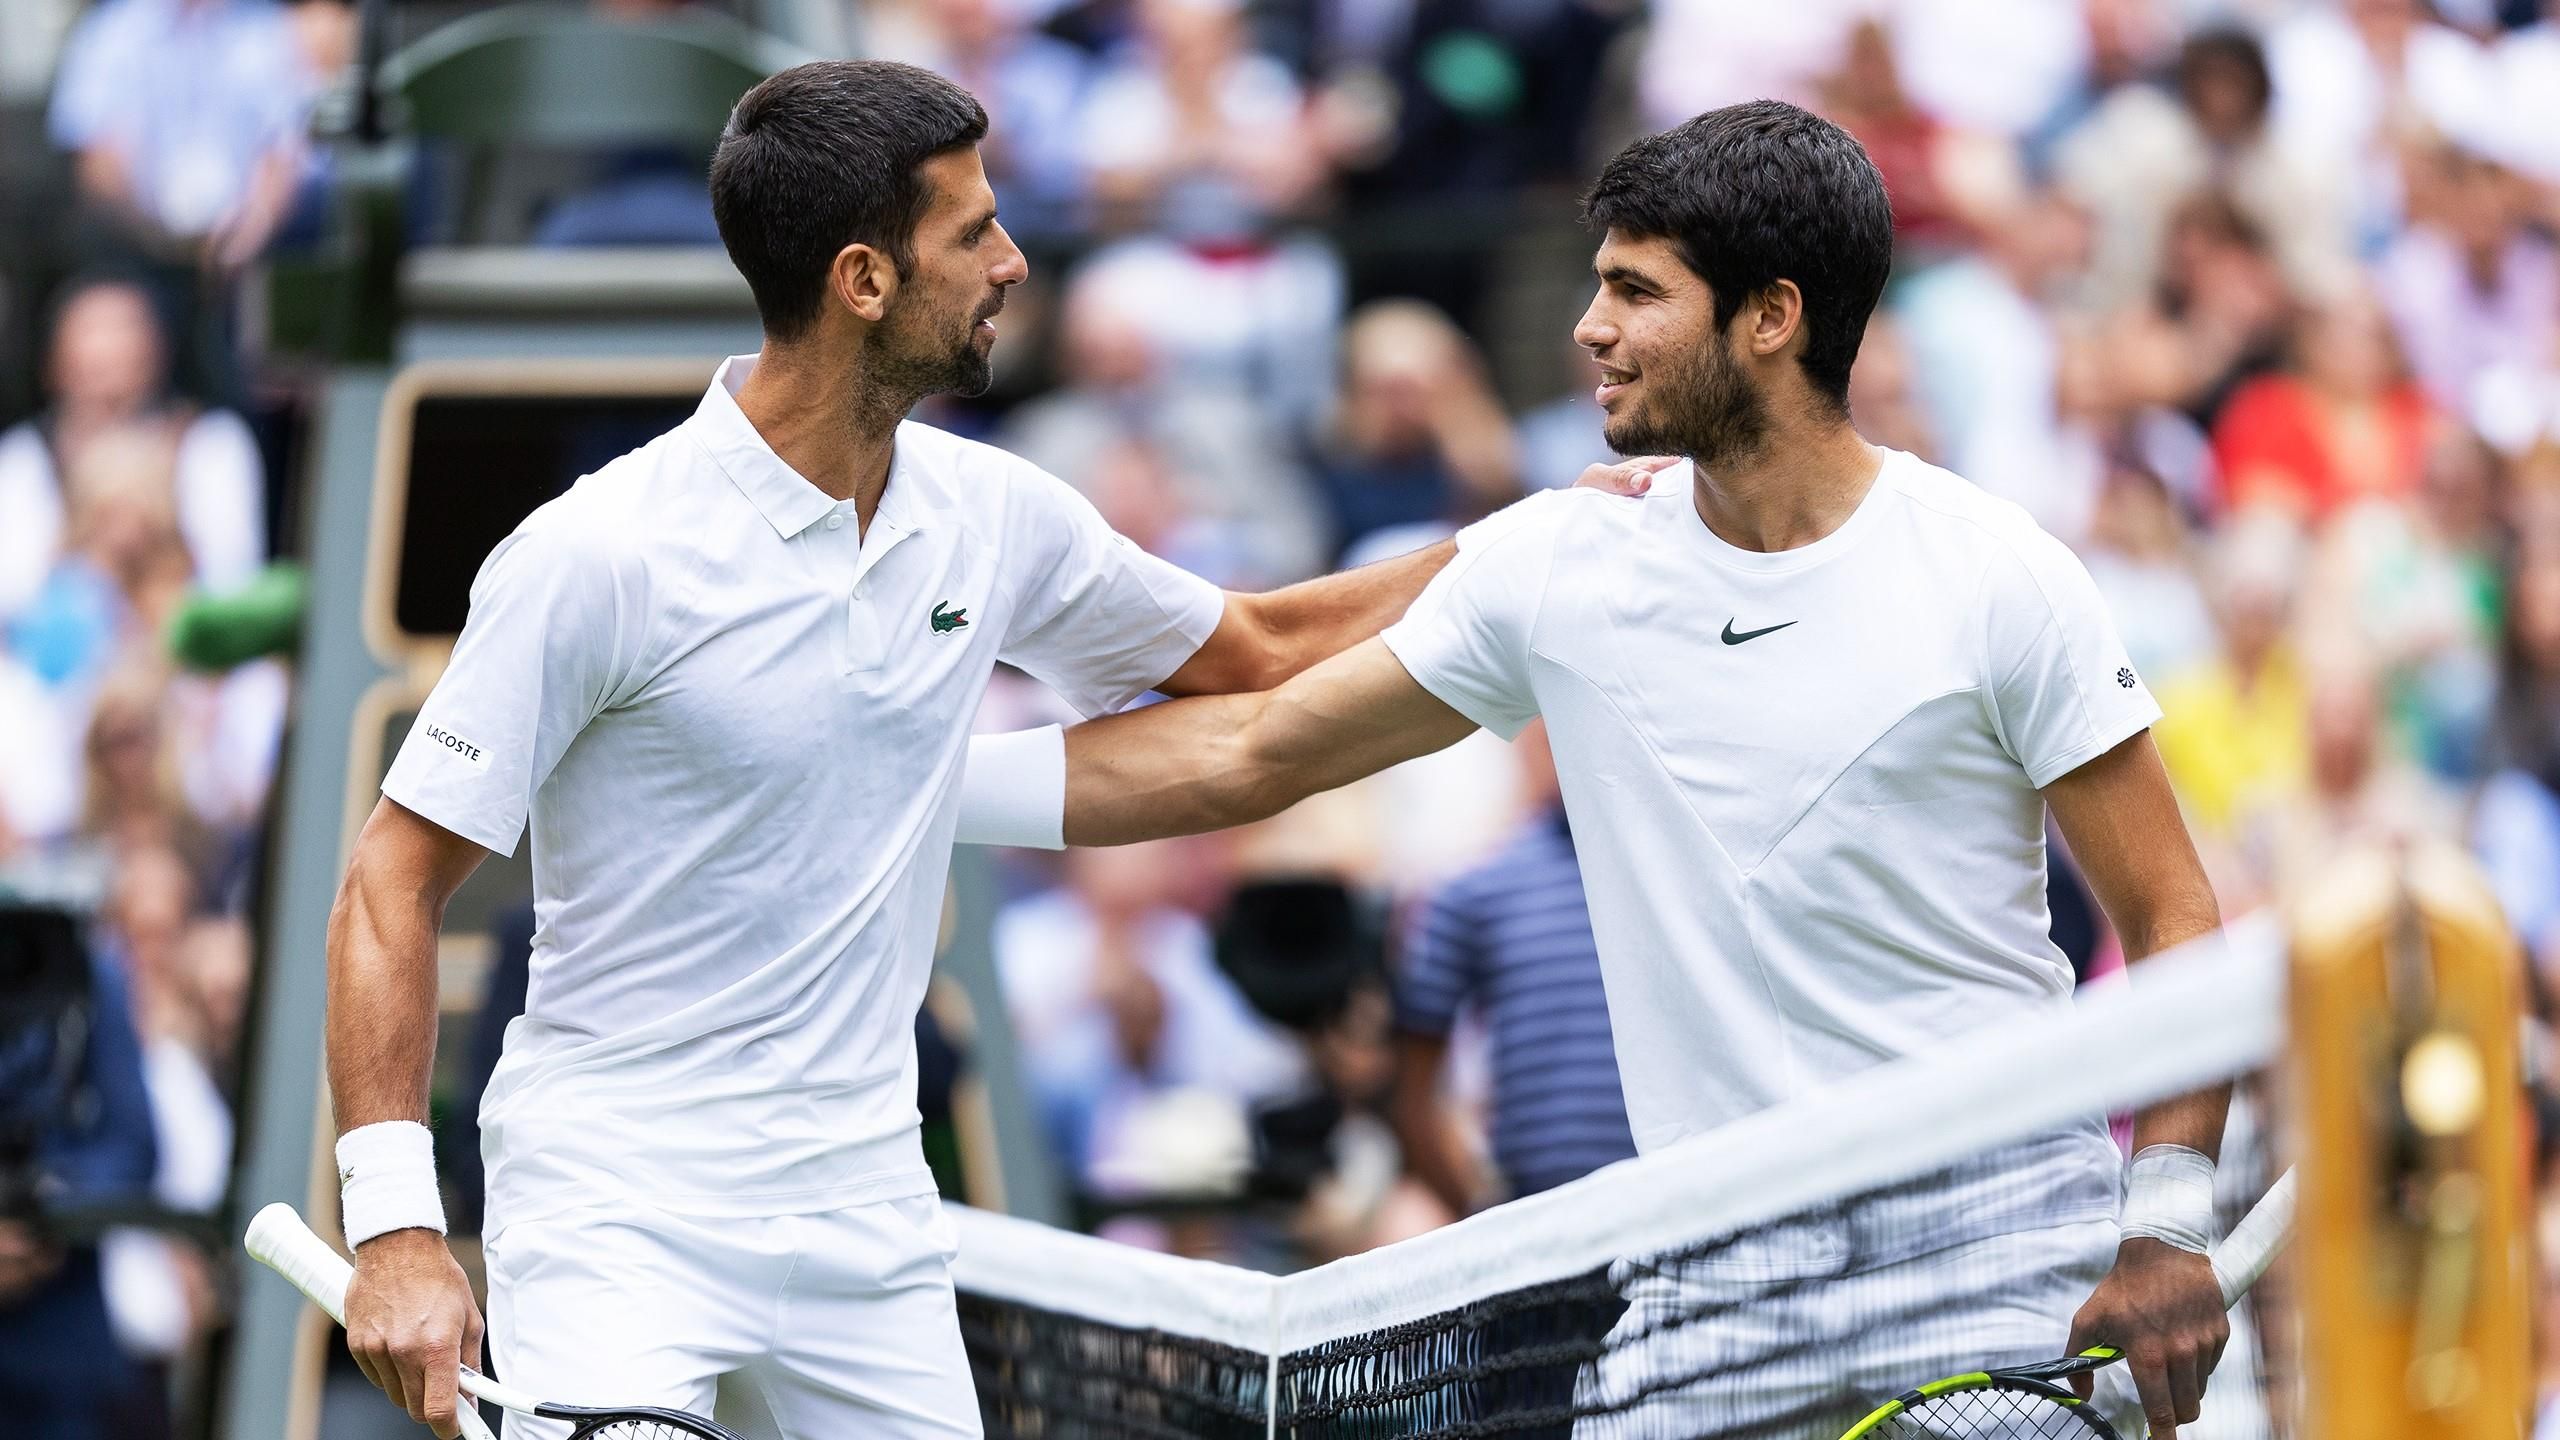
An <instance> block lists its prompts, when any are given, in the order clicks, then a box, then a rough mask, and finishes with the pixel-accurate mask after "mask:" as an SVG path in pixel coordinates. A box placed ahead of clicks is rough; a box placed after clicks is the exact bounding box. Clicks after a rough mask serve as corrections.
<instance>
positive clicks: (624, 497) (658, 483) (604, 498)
mask: <svg viewBox="0 0 2560 1440" xmlns="http://www.w3.org/2000/svg"><path fill="white" fill-rule="evenodd" d="M687 444H688V442H686V441H685V440H684V438H683V436H682V432H680V431H670V432H668V433H667V434H665V435H661V436H659V437H658V438H657V439H655V440H652V441H650V442H649V443H648V444H646V445H643V446H641V447H640V448H639V449H637V450H632V451H629V452H627V453H625V454H622V455H617V456H615V457H614V458H613V459H611V460H608V461H606V462H605V463H604V464H602V465H600V466H598V467H596V469H594V470H593V471H591V472H589V473H587V474H585V475H581V476H579V477H578V478H577V479H576V480H575V481H574V482H572V483H571V484H570V486H569V488H568V489H566V490H564V491H562V492H561V493H560V494H558V495H556V496H554V497H552V498H551V499H549V500H547V501H544V502H543V503H542V504H540V505H538V506H536V507H534V510H533V513H532V514H530V515H527V516H526V517H524V521H523V523H521V524H519V525H517V526H516V530H515V534H514V535H513V536H512V537H510V539H511V540H512V541H513V543H515V544H517V545H522V546H530V547H532V548H533V549H534V550H535V551H537V552H538V553H540V554H542V555H543V556H545V557H546V558H548V559H552V560H555V561H558V562H562V563H568V564H580V565H594V566H597V567H600V568H613V567H618V566H625V565H637V564H641V563H643V562H645V561H647V560H648V559H649V558H651V556H652V554H653V552H656V551H659V550H663V549H666V548H668V547H670V546H683V545H693V544H699V543H700V542H701V541H702V540H703V539H704V538H706V528H705V525H704V520H705V518H706V517H705V516H704V515H703V514H702V513H701V498H702V497H701V493H700V492H701V490H702V489H703V488H704V487H701V486H699V485H696V484H689V483H687V481H686V479H685V477H683V476H680V475H678V474H677V473H675V472H676V470H677V468H678V467H679V465H680V462H681V460H682V459H683V458H684V456H685V455H686V454H687V453H688V452H687V451H686V450H685V449H683V448H682V447H684V446H686V445H687Z"/></svg>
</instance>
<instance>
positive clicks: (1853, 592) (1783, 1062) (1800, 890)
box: [1385, 452, 2159, 1223]
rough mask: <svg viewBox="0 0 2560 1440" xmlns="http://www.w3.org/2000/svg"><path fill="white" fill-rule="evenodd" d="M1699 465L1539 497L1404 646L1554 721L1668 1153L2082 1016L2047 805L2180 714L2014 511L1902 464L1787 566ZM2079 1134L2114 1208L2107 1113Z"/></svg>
mask: <svg viewBox="0 0 2560 1440" xmlns="http://www.w3.org/2000/svg"><path fill="white" fill-rule="evenodd" d="M1693 479H1694V476H1693V472H1692V469H1691V467H1689V466H1687V465H1680V466H1675V467H1673V468H1671V469H1669V470H1666V471H1664V472H1663V473H1662V474H1661V475H1659V476H1657V477H1656V478H1655V481H1654V486H1653V489H1652V492H1651V493H1650V494H1649V495H1647V496H1646V497H1645V498H1643V499H1641V500H1634V501H1629V500H1623V499H1619V498H1617V497H1613V496H1608V495H1604V494H1601V493H1599V492H1595V491H1587V490H1565V491H1553V492H1549V493H1547V494H1544V495H1538V496H1533V497H1531V498H1529V499H1527V500H1524V501H1522V502H1520V503H1519V504H1517V505H1514V506H1512V507H1511V508H1510V509H1509V510H1506V511H1504V512H1502V513H1501V514H1500V515H1497V516H1495V517H1494V518H1493V519H1491V520H1488V521H1486V522H1484V523H1483V525H1482V526H1481V527H1480V529H1479V531H1478V533H1476V534H1475V535H1472V536H1470V537H1469V539H1468V541H1467V542H1466V544H1465V546H1464V548H1463V549H1462V551H1461V553H1460V555H1459V556H1458V558H1457V560H1456V561H1454V562H1453V563H1452V564H1451V565H1450V566H1449V568H1448V569H1446V570H1444V571H1443V572H1441V574H1440V576H1439V577H1438V578H1437V579H1436V580H1434V581H1433V582H1432V584H1431V586H1430V588H1429V589H1427V590H1425V591H1424V592H1423V594H1422V597H1421V598H1420V599H1419V600H1417V601H1416V602H1415V603H1414V606H1413V609H1412V610H1411V612H1410V613H1408V614H1407V615H1406V617H1405V618H1404V619H1403V620H1402V621H1401V622H1399V623H1398V624H1396V625H1395V626H1393V627H1391V628H1390V629H1389V630H1388V631H1387V632H1386V635H1385V639H1386V642H1387V645H1388V647H1389V648H1390V649H1392V650H1393V651H1394V652H1395V654H1396V656H1397V657H1398V658H1399V659H1400V660H1402V661H1403V662H1404V665H1405V667H1406V668H1407V669H1408V670H1410V671H1411V672H1412V673H1413V676H1414V678H1415V679H1416V680H1417V681H1419V682H1420V683H1421V684H1422V686H1423V687H1424V688H1425V689H1427V690H1429V691H1430V692H1431V693H1432V694H1434V695H1436V696H1438V697H1439V698H1440V699H1442V700H1444V701H1446V702H1447V703H1448V704H1449V705H1451V706H1452V707H1453V708H1455V709H1457V710H1458V711H1459V712H1460V713H1462V714H1464V715H1465V716H1467V718H1469V719H1471V720H1474V721H1475V722H1476V723H1478V724H1480V725H1483V726H1485V727H1486V728H1487V729H1491V730H1495V731H1498V732H1500V733H1502V734H1504V735H1510V734H1513V733H1515V732H1517V731H1518V730H1519V729H1520V727H1521V726H1522V725H1524V724H1526V723H1527V722H1528V720H1529V719H1530V718H1531V717H1532V716H1536V715H1544V716H1545V717H1546V720H1547V725H1548V731H1549V735H1550V737H1551V739H1552V741H1553V744H1554V749H1555V756H1556V766H1557V770H1558V773H1559V775H1560V776H1561V778H1562V781H1563V788H1564V798H1565V805H1566V808H1567V810H1568V811H1569V812H1570V813H1571V814H1572V816H1573V822H1574V829H1573V833H1574V839H1575V842H1576V845H1577V847H1578V849H1579V852H1580V857H1581V862H1582V872H1583V880H1584V884H1585V887H1586V888H1587V889H1588V891H1589V893H1590V899H1591V920H1592V929H1593V932H1594V934H1595V935H1596V937H1597V938H1598V940H1599V945H1600V957H1601V970H1602V974H1603V976H1604V977H1605V982H1606V984H1607V986H1608V992H1609V1015H1610V1023H1611V1024H1612V1025H1613V1026H1614V1027H1615V1030H1616V1035H1617V1043H1618V1064H1619V1072H1620V1076H1621V1078H1622V1080H1623V1082H1624V1084H1625V1087H1626V1099H1627V1117H1628V1120H1629V1122H1630V1123H1631V1125H1632V1127H1633V1129H1634V1132H1635V1138H1636V1144H1637V1146H1638V1147H1639V1148H1640V1149H1644V1150H1652V1149H1656V1148H1659V1147H1661V1146H1663V1145H1667V1144H1669V1143H1671V1142H1673V1141H1675V1140H1679V1139H1682V1138H1684V1137H1686V1136H1691V1135H1696V1134H1699V1133H1702V1132H1704V1131H1707V1130H1711V1129H1713V1128H1715V1127H1716V1126H1718V1125H1721V1124H1724V1123H1725V1122H1727V1121H1730V1120H1733V1119H1735V1118H1737V1117H1739V1116H1742V1115H1746V1114H1749V1113H1751V1112H1753V1111H1756V1110H1759V1109H1761V1108H1763V1107H1766V1106H1769V1105H1774V1104H1777V1103H1779V1102H1781V1101H1784V1100H1788V1099H1791V1098H1793V1097H1795V1096H1798V1095H1802V1094H1804V1093H1806V1092H1808V1091H1810V1090H1813V1089H1816V1088H1818V1087H1820V1086H1822V1085H1823V1084H1824V1083H1826V1082H1828V1081H1832V1080H1836V1079H1838V1078H1840V1077H1842V1076H1845V1075H1849V1074H1851V1073H1854V1072H1856V1071H1859V1070H1862V1069H1865V1068H1866V1067H1868V1066H1870V1065H1874V1064H1877V1063H1879V1062H1881V1061H1886V1060H1892V1059H1895V1058H1898V1057H1901V1056H1906V1055H1910V1054H1914V1053H1916V1052H1919V1051H1921V1050H1924V1049H1926V1048H1929V1047H1931V1046H1932V1045H1935V1044H1938V1043H1942V1042H1944V1041H1945V1040H1946V1039H1948V1038H1949V1037H1950V1036H1953V1035H1956V1034H1959V1033H1961V1032H1963V1031H1966V1030H1970V1029H1975V1028H1978V1027H1981V1026H1984V1025H1986V1024H1990V1023H1994V1022H1996V1021H1998V1020H1999V1019H2000V1017H2001V1016H2002V1015H2003V1014H2004V1013H2015V1014H2018V1015H2021V1016H2024V1015H2028V1014H2032V1013H2035V1012H2040V1011H2051V1010H2055V1009H2058V1008H2061V1007H2063V1006H2066V1005H2068V1004H2069V1003H2070V996H2071V989H2072V973H2071V967H2070V965H2069V963H2068V962H2066V961H2065V959H2064V958H2063V956H2062V955H2061V953H2060V952H2059V951H2057V950H2056V949H2055V948H2054V946H2053V944H2052V942H2051V940H2050V939H2049V937H2048V928H2049V920H2048V916H2047V913H2046V908H2045V893H2044V887H2045V849H2044V846H2045V828H2044V821H2045V806H2044V800H2043V797H2042V796H2041V795H2040V794H2039V793H2038V791H2039V788H2040V787H2042V786H2044V785H2047V784H2049V783H2051V782H2052V781H2053V780H2055V779H2056V778H2058V777H2060V776H2062V775H2064V774H2067V773H2068V772H2070V771H2071V770H2072V769H2074V768H2075V767H2077V766H2079V765H2080V764H2082V763H2083V762H2085V761H2088V760H2090V759H2092V758H2094V757H2095V756H2097V755H2099V754H2101V753H2103V752H2105V751H2106V750H2108V749H2111V748H2113V747H2114V746H2115V745H2116V744H2118V743H2119V742H2121V741H2123V740H2125V739H2127V738H2128V737H2130V736H2132V735H2134V734H2136V733H2138V732H2140V731H2141V730H2143V729H2144V728H2145V727H2147V726H2149V725H2150V724H2151V723H2152V722H2153V721H2154V720H2155V719H2157V718H2158V716H2159V710H2158V707H2156V706H2155V705H2154V704H2153V703H2152V699H2151V695H2150V692H2149V691H2148V690H2147V689H2146V688H2144V686H2143V684H2142V682H2141V680H2140V678H2139V677H2138V676H2136V675H2135V674H2134V672H2133V670H2132V668H2131V666H2130V664H2129V662H2128V661H2127V660H2126V658H2125V656H2124V651H2123V647H2122V645H2121V644H2120V643H2119V642H2118V641H2117V639H2116V634H2115V629H2114V626H2113V625H2112V624H2111V623H2110V621H2109V619H2108V617H2107V613H2106V610H2105V608H2104V606H2103V604H2102V603H2101V601H2100V600H2099V598H2098V594H2097V590H2096V588H2095V587H2094V586H2093V585H2092V584H2091V583H2090V581H2089V577H2088V574H2087V572H2086V571H2084V570H2083V569H2082V568H2081V566H2080V563H2079V561H2078V560H2076V559H2075V558H2073V556H2072V555H2071V553H2070V551H2068V550H2066V549H2065V548H2063V546H2062V545H2061V544H2060V543H2059V542H2057V541H2055V540H2054V539H2053V538H2052V537H2050V536H2048V535H2046V534H2044V533H2043V532H2042V531H2040V530H2038V529H2036V527H2035V525H2034V523H2033V522H2031V521H2030V520H2029V519H2028V518H2027V517H2026V514H2025V513H2024V512H2023V511H2021V510H2020V509H2019V508H2018V507H2017V506H2015V505H2012V504H2010V503H2008V502H2007V501H2003V500H1999V499H1996V498H1994V497H1992V496H1990V495H1987V494H1985V493H1983V492H1982V491H1980V490H1978V489H1976V488H1975V487H1973V486H1972V485H1970V484H1968V483H1966V482H1965V481H1963V480H1961V479H1959V478H1958V477H1956V476H1954V475H1951V474H1949V473H1947V472H1946V471H1944V470H1940V469H1937V468H1936V467H1934V466H1930V465H1926V464H1923V463H1922V462H1921V461H1919V460H1917V459H1914V458H1913V457H1911V456H1909V455H1905V454H1901V453H1899V452H1888V453H1887V455H1886V458H1885V462H1884V465H1883V469H1882V472H1881V473H1880V474H1879V475H1878V477H1877V479H1876V482H1875V485H1874V487H1873V489H1872V490H1871V491H1870V492H1869V493H1868V495H1867V497H1866V498H1865V500H1864V501H1863V502H1862V503H1861V504H1860V505H1859V507H1858V509H1857V510H1856V512H1855V513H1854V514H1852V515H1851V517H1850V518H1849V519H1848V521H1847V522H1846V523H1844V524H1843V525H1841V526H1840V528H1839V529H1837V530H1835V531H1833V532H1832V533H1831V534H1829V535H1827V536H1824V537H1823V538H1822V539H1820V540H1818V541H1816V542H1814V543H1813V544H1810V545H1806V546H1803V547H1800V548H1798V549H1793V550H1785V551H1779V552H1776V553H1769V554H1764V553H1758V552H1752V551H1745V550H1741V549H1738V548H1736V547H1734V546H1732V545H1729V544H1727V543H1726V542H1724V541H1723V540H1721V539H1719V538H1717V536H1716V535H1715V534H1714V532H1713V531H1711V530H1709V529H1708V528H1707V527H1706V525H1705V524H1704V523H1703V522H1702V521H1701V520H1700V519H1699V518H1698V514H1697V511H1696V509H1695V508H1694V506H1693V504H1692V500H1691V484H1692V481H1693ZM2068 1144H2069V1145H2070V1146H2072V1147H2073V1148H2076V1149H2078V1150H2080V1151H2082V1152H2083V1153H2085V1154H2086V1155H2087V1157H2088V1158H2089V1160H2090V1161H2091V1165H2090V1166H2089V1167H2088V1168H2087V1169H2085V1170H2082V1171H2079V1172H2077V1173H2078V1174H2080V1175H2083V1176H2086V1177H2087V1183H2088V1185H2089V1187H2090V1188H2089V1189H2088V1190H2087V1191H2086V1192H2085V1194H2082V1195H2081V1196H2079V1197H2078V1198H2080V1199H2085V1200H2086V1202H2087V1206H2088V1209H2089V1210H2090V1211H2092V1212H2096V1211H2100V1210H2103V1211H2104V1212H2105V1213H2107V1214H2109V1215H2112V1213H2113V1203H2114V1191H2113V1188H2112V1187H2113V1183H2114V1182H2113V1173H2114V1161H2113V1158H2112V1152H2111V1151H2106V1150H2104V1149H2103V1148H2100V1147H2104V1146H2105V1145H2106V1144H2107V1141H2106V1137H2105V1134H2104V1132H2103V1129H2102V1128H2101V1127H2100V1126H2099V1125H2098V1124H2097V1123H2096V1120H2095V1117H2092V1120H2091V1123H2090V1124H2088V1125H2087V1126H2084V1127H2077V1128H2076V1129H2075V1130H2074V1132H2073V1134H2072V1135H2071V1136H2070V1137H2069V1139H2068ZM2075 1183H2076V1182H2075ZM2056 1223H2059V1221H2058V1220H2057V1222H2056Z"/></svg>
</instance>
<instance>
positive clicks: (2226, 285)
mask: <svg viewBox="0 0 2560 1440" xmlns="http://www.w3.org/2000/svg"><path fill="white" fill-rule="evenodd" d="M2293 310H2294V298H2293V295H2292V293H2291V292H2290V290H2289V289H2288V288H2287V286H2286V283H2285V278H2284V271H2283V268H2282V266H2281V265H2280V264H2278V262H2277V260H2276V255H2275V250H2274V248H2273V247H2272V246H2271V245H2270V244H2269V242H2268V240H2267V237H2266V232H2264V231H2263V230H2261V229H2260V228H2259V227H2258V225H2257V223H2256V222H2254V221H2252V220H2251V219H2250V218H2249V217H2248V216H2247V215H2245V214H2243V213H2241V210H2240V207H2239V206H2238V205H2236V204H2234V203H2233V202H2232V200H2231V198H2230V197H2229V196H2227V195H2224V194H2222V193H2221V192H2219V191H2204V192H2200V193H2198V194H2196V195H2194V196H2191V197H2189V198H2188V199H2187V200H2186V201H2185V202H2183V203H2181V204H2180V205H2178V206H2177V207H2176V208H2175V209H2173V210H2172V211H2171V212H2170V214H2169V230H2168V236H2167V238H2166V240H2165V241H2164V242H2163V243H2162V247H2161V254H2160V270H2159V275H2158V279H2157V282H2156V284H2155V285H2154V286H2153V289H2152V294H2151V297H2150V304H2149V305H2148V306H2146V307H2142V308H2141V309H2139V310H2137V311H2135V312H2133V313H2132V314H2131V315H2130V316H2128V317H2127V318H2128V319H2129V320H2132V321H2149V322H2153V323H2156V324H2158V325H2160V326H2162V327H2165V329H2166V330H2167V332H2168V336H2169V340H2170V343H2171V345H2172V346H2173V347H2174V349H2175V350H2176V352H2177V354H2178V357H2179V360H2178V366H2179V369H2180V371H2181V372H2182V375H2181V378H2180V380H2179V381H2178V383H2177V384H2176V386H2175V391H2176V393H2175V396H2174V399H2173V401H2172V403H2174V404H2175V405H2176V406H2177V408H2178V409H2180V410H2181V411H2183V412H2184V413H2185V414H2186V416H2187V417H2188V419H2189V420H2191V421H2192V422H2194V423H2195V424H2196V425H2199V426H2201V427H2204V428H2205V429H2208V430H2209V429H2211V428H2212V426H2213V425H2214V423H2215V422H2216V421H2218V420H2219V419H2220V418H2221V415H2222V410H2223V407H2224V406H2225V405H2227V404H2228V403H2230V399H2231V396H2232V395H2233V394H2235V393H2237V392H2238V390H2239V389H2240V387H2241V386H2243V385H2246V384H2247V383H2249V382H2250V381H2252V380H2255V379H2257V378H2258V377H2260V376H2262V375H2266V374H2269V373H2272V372H2273V371H2275V370H2276V369H2278V368H2279V367H2281V366H2282V364H2283V363H2284V359H2285V353H2286V346H2287V343H2288V340H2289V337H2290V333H2291V332H2290V329H2289V327H2290V325H2291V323H2292V320H2293ZM2162 478H2163V479H2166V480H2169V481H2171V488H2172V489H2174V490H2176V491H2177V493H2178V495H2179V497H2180V499H2181V501H2182V502H2183V503H2185V504H2187V505H2189V506H2190V508H2194V509H2202V508H2203V507H2204V506H2205V505H2206V504H2207V503H2208V502H2209V500H2210V498H2211V493H2210V492H2209V491H2207V490H2206V489H2205V488H2203V486H2202V485H2201V483H2197V484H2181V483H2179V477H2177V476H2173V475H2168V474H2165V473H2164V474H2163V476H2162ZM2194 478H2195V479H2196V480H2197V481H2198V482H2201V481H2202V480H2203V479H2204V478H2207V477H2202V476H2198V477H2194Z"/></svg>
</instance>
